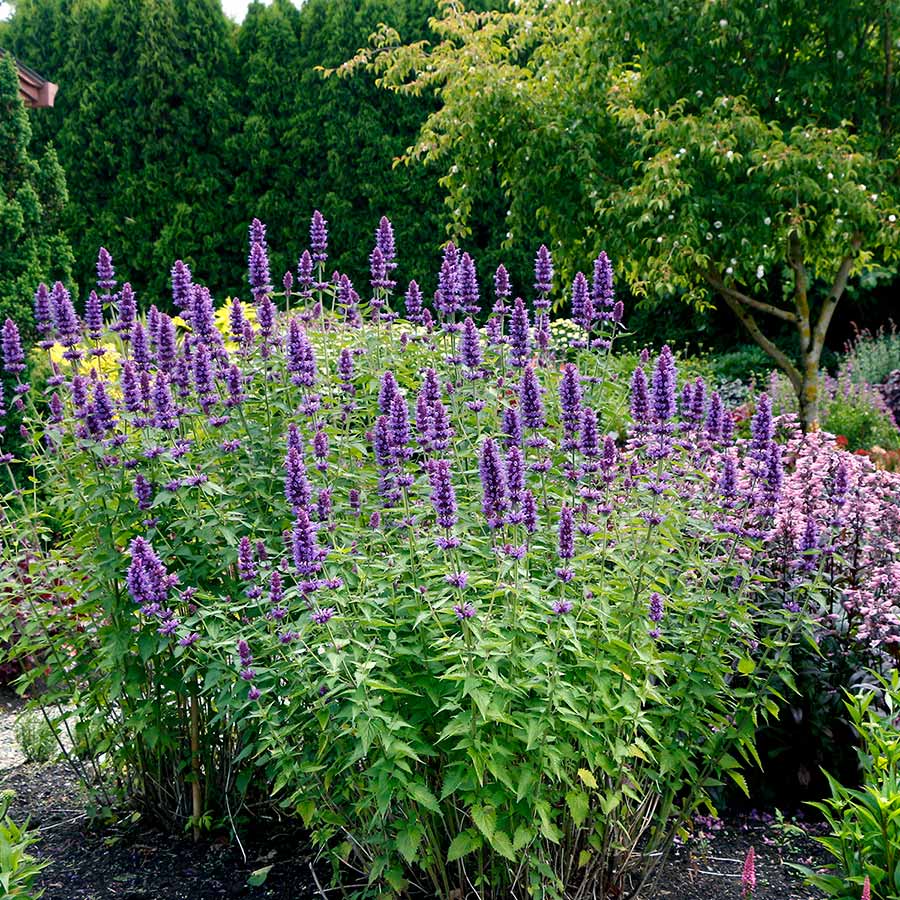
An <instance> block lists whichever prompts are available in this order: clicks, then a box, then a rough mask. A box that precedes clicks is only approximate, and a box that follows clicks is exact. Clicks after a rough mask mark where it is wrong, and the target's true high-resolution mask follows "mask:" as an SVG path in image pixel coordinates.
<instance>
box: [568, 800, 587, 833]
mask: <svg viewBox="0 0 900 900" xmlns="http://www.w3.org/2000/svg"><path fill="white" fill-rule="evenodd" d="M566 803H567V804H568V807H569V812H571V813H572V820H573V821H574V822H575V824H576V825H577V826H578V827H579V828H580V827H581V825H582V823H583V822H584V820H585V819H586V818H587V817H588V812H589V810H590V807H591V803H590V799H589V798H588V795H587V794H586V793H585V792H584V791H569V792H568V793H567V794H566Z"/></svg>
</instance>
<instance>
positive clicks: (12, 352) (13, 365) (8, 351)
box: [0, 319, 25, 375]
mask: <svg viewBox="0 0 900 900" xmlns="http://www.w3.org/2000/svg"><path fill="white" fill-rule="evenodd" d="M0 348H2V350H3V369H4V371H6V372H9V373H10V374H11V375H17V374H18V373H19V372H23V371H25V354H24V353H23V352H22V339H21V338H20V337H19V329H18V327H17V326H16V323H15V322H13V320H12V319H7V320H6V321H5V322H4V323H3V333H2V337H0Z"/></svg>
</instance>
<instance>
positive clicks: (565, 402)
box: [559, 363, 581, 450]
mask: <svg viewBox="0 0 900 900" xmlns="http://www.w3.org/2000/svg"><path fill="white" fill-rule="evenodd" d="M559 406H560V410H561V412H562V417H561V418H562V424H563V432H564V434H565V441H564V444H563V448H564V449H566V450H571V449H572V448H573V447H575V446H576V440H575V439H576V437H577V435H578V427H579V424H580V420H581V377H580V375H579V374H578V367H577V366H576V365H574V364H573V363H566V364H565V366H563V375H562V378H561V379H560V382H559Z"/></svg>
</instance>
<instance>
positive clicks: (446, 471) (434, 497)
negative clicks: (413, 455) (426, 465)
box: [428, 459, 458, 531]
mask: <svg viewBox="0 0 900 900" xmlns="http://www.w3.org/2000/svg"><path fill="white" fill-rule="evenodd" d="M428 477H429V480H430V482H431V502H432V504H433V506H434V511H435V513H437V523H438V525H440V526H441V528H443V529H445V530H448V531H449V530H450V529H451V528H452V527H453V526H454V525H455V524H456V523H457V521H458V519H457V515H456V492H455V491H454V490H453V482H452V480H451V478H450V463H449V461H448V460H446V459H438V460H435V461H434V463H433V464H432V465H431V468H430V470H429V473H428Z"/></svg>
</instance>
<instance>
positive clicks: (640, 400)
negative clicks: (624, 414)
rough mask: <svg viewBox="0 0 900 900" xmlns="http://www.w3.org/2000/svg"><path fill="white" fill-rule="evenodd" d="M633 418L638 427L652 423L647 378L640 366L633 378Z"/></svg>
mask: <svg viewBox="0 0 900 900" xmlns="http://www.w3.org/2000/svg"><path fill="white" fill-rule="evenodd" d="M631 418H632V419H634V422H635V424H636V425H638V426H644V425H647V424H648V423H649V421H650V397H649V396H648V393H647V376H646V374H645V373H644V370H643V369H642V368H641V367H640V366H638V367H637V368H636V369H635V370H634V374H633V375H632V376H631Z"/></svg>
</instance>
